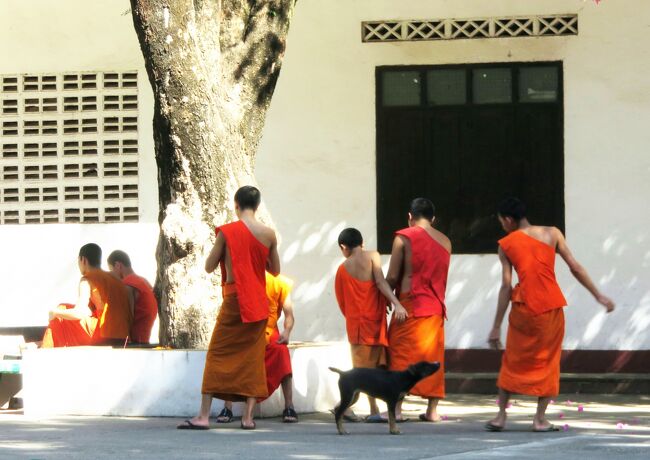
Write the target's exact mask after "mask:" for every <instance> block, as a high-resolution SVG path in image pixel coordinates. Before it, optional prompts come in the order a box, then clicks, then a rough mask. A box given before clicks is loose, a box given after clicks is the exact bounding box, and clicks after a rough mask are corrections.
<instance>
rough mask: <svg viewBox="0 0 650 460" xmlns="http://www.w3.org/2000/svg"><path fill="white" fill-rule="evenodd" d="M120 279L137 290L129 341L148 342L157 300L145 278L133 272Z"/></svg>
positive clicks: (154, 319) (156, 314) (154, 318)
mask: <svg viewBox="0 0 650 460" xmlns="http://www.w3.org/2000/svg"><path fill="white" fill-rule="evenodd" d="M122 281H123V282H124V284H126V285H127V286H131V287H132V288H134V289H135V290H137V291H138V295H137V299H136V302H135V305H134V312H133V325H132V326H131V336H130V338H131V342H137V343H149V341H150V339H151V330H152V329H153V324H154V323H155V322H156V316H158V301H157V300H156V296H155V295H154V293H153V289H152V288H151V285H150V284H149V282H148V281H147V280H146V279H144V278H143V277H141V276H138V275H136V274H135V273H132V274H130V275H127V276H125V277H124V278H123V279H122Z"/></svg>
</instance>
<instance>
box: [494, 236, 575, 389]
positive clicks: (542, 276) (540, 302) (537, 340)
mask: <svg viewBox="0 0 650 460" xmlns="http://www.w3.org/2000/svg"><path fill="white" fill-rule="evenodd" d="M499 245H500V246H501V249H502V250H503V252H504V253H505V255H506V257H507V258H508V260H509V261H510V262H511V263H512V265H513V267H514V269H515V270H516V272H517V276H518V278H519V284H518V285H517V286H515V288H514V289H513V291H512V296H511V300H512V307H511V311H510V315H509V316H508V321H509V324H508V335H507V338H506V349H505V351H504V353H503V358H502V360H501V369H500V371H499V378H498V380H497V386H498V387H499V388H502V389H503V390H506V391H509V392H511V393H518V394H524V395H530V396H538V397H539V396H541V397H547V396H556V395H557V394H558V393H559V391H560V357H561V353H562V340H563V338H564V311H563V310H562V307H564V306H566V299H565V298H564V295H562V291H561V290H560V287H559V285H558V284H557V281H556V279H555V270H554V267H555V248H553V247H551V246H549V245H547V244H546V243H544V242H542V241H539V240H537V239H535V238H533V237H531V236H529V235H527V234H526V233H524V232H522V231H516V232H512V233H510V234H509V235H508V236H507V237H505V238H503V239H501V240H500V241H499Z"/></svg>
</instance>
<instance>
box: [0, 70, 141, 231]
mask: <svg viewBox="0 0 650 460" xmlns="http://www.w3.org/2000/svg"><path fill="white" fill-rule="evenodd" d="M138 157H139V151H138V74H137V72H123V73H122V72H81V73H69V74H68V73H67V74H43V75H0V179H1V182H0V224H32V223H41V224H43V223H63V222H87V223H96V222H137V221H138V214H139V211H138Z"/></svg>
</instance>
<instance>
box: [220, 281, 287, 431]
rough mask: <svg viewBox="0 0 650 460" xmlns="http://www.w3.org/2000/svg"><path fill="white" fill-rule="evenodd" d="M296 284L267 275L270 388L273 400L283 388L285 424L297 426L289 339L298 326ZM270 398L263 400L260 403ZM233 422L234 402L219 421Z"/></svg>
mask: <svg viewBox="0 0 650 460" xmlns="http://www.w3.org/2000/svg"><path fill="white" fill-rule="evenodd" d="M292 287H293V281H292V280H290V279H289V278H287V277H286V276H283V275H278V276H273V275H271V274H270V273H268V272H267V273H266V295H267V297H268V298H269V319H268V320H267V322H266V332H265V335H266V349H265V353H264V364H265V366H264V367H265V368H266V387H267V389H268V394H269V396H271V395H272V394H273V393H274V392H275V390H276V389H277V388H278V387H279V386H280V385H282V395H283V396H284V411H283V412H282V421H283V422H284V423H296V422H297V421H298V414H297V413H296V411H295V409H294V407H293V371H292V369H291V356H290V355H289V348H288V347H287V344H288V343H289V338H290V336H291V330H292V329H293V325H294V316H293V303H292V301H291V296H290V293H291V288H292ZM281 315H283V316H284V327H283V330H282V333H280V330H279V329H278V320H279V318H280V316H281ZM265 399H266V398H259V399H258V402H262V401H264V400H265ZM232 418H233V413H232V402H230V401H225V403H224V408H223V410H222V411H221V412H220V413H219V416H218V417H217V423H229V422H230V421H231V420H232Z"/></svg>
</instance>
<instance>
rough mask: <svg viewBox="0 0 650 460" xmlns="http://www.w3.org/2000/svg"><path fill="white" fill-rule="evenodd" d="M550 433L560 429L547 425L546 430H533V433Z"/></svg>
mask: <svg viewBox="0 0 650 460" xmlns="http://www.w3.org/2000/svg"><path fill="white" fill-rule="evenodd" d="M552 431H560V429H559V428H558V427H556V426H555V425H549V426H547V427H546V428H542V429H539V430H536V429H533V433H551V432H552Z"/></svg>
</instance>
